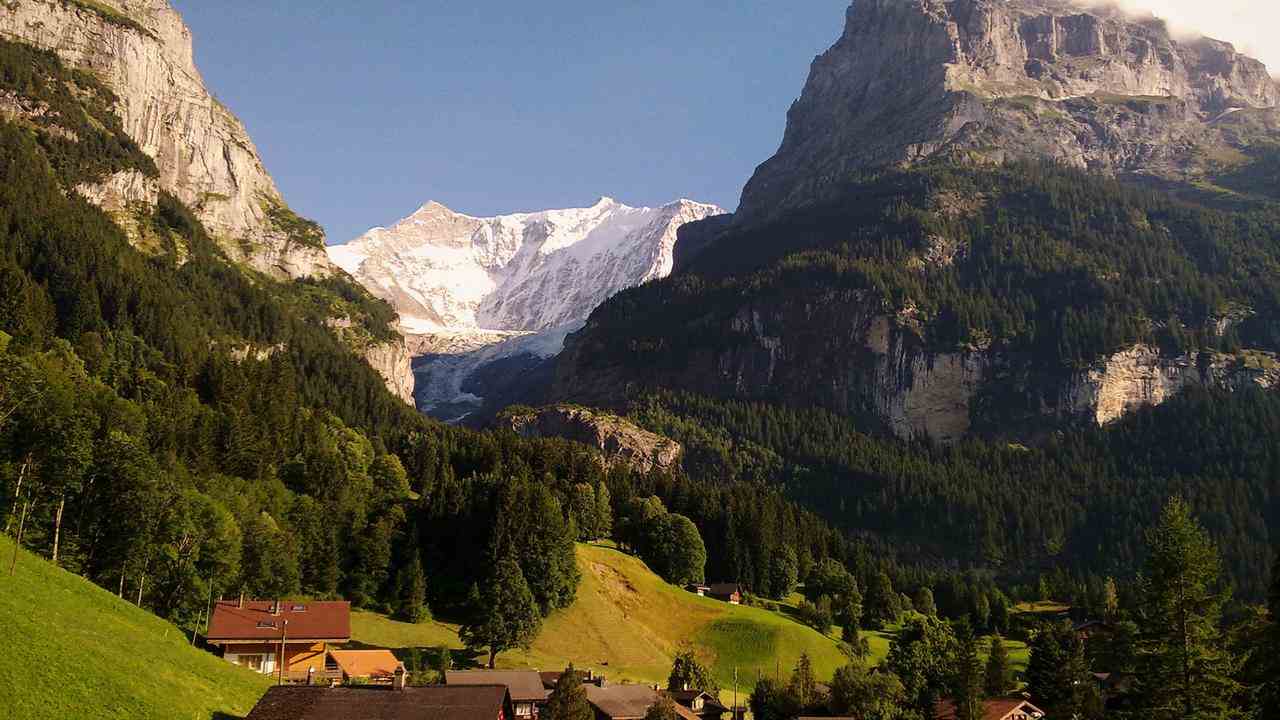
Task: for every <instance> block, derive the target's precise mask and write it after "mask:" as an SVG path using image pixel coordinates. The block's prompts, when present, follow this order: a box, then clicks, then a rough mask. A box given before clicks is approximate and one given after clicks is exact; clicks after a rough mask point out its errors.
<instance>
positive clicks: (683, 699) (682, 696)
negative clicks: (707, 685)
mask: <svg viewBox="0 0 1280 720" xmlns="http://www.w3.org/2000/svg"><path fill="white" fill-rule="evenodd" d="M666 693H667V695H668V696H669V697H670V698H671V699H672V700H675V701H676V702H678V703H680V704H681V705H683V706H685V707H689V706H691V705H692V704H693V701H694V700H697V699H698V698H699V697H702V698H703V702H704V703H705V704H706V706H707V707H710V708H711V709H712V710H713V711H715V710H718V711H720V712H729V708H727V707H725V706H724V705H723V704H721V703H720V698H717V697H715V696H714V695H712V694H711V693H708V692H703V691H702V690H667V691H666Z"/></svg>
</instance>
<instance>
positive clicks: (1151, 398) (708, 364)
mask: <svg viewBox="0 0 1280 720" xmlns="http://www.w3.org/2000/svg"><path fill="white" fill-rule="evenodd" d="M721 323H724V324H726V325H727V326H728V327H729V329H730V330H731V335H730V337H731V338H732V340H731V341H729V342H718V343H713V344H708V345H704V346H701V347H698V348H697V349H696V350H695V351H694V352H692V353H690V354H689V355H687V356H684V357H681V358H679V359H677V360H675V361H673V362H671V363H669V364H666V365H657V364H653V365H649V366H646V367H644V368H634V367H633V368H621V367H616V366H614V367H607V368H601V367H599V366H597V365H594V364H593V361H592V357H593V356H594V355H597V354H599V353H600V352H601V348H599V347H598V346H596V345H595V344H594V342H595V338H594V337H593V335H592V333H591V332H590V330H591V328H590V326H588V329H587V331H586V332H584V333H582V334H580V335H576V336H571V337H570V339H569V341H568V342H567V343H566V347H565V352H564V355H563V356H562V357H561V360H560V363H559V365H558V367H557V373H558V375H557V379H556V383H555V386H554V387H553V390H552V393H551V395H552V397H556V398H567V399H570V400H572V401H574V402H582V403H587V404H592V405H599V406H621V405H623V404H624V403H625V401H626V400H627V399H628V398H627V397H626V388H627V387H628V385H629V384H636V385H639V386H649V387H669V388H696V391H697V392H699V393H703V394H707V395H711V396H718V397H728V398H742V399H750V400H764V401H770V402H777V403H782V404H793V405H815V406H818V407H824V408H827V409H829V410H832V411H834V412H837V413H841V414H844V415H849V416H853V417H858V418H864V419H866V420H867V421H869V422H879V423H881V424H882V425H883V427H884V428H885V429H886V430H887V431H890V432H892V433H893V434H895V435H897V436H898V437H901V438H904V439H919V440H923V439H929V440H932V441H935V442H940V443H944V444H949V443H954V442H957V441H959V440H961V439H963V438H964V437H965V436H967V435H970V434H981V435H990V436H1001V437H1012V438H1018V439H1023V440H1027V441H1034V440H1036V439H1037V438H1038V437H1039V436H1041V435H1042V434H1043V433H1046V432H1048V431H1051V430H1053V429H1056V428H1058V427H1061V426H1062V425H1064V424H1075V423H1095V424H1099V425H1104V424H1107V423H1110V422H1113V421H1115V420H1118V419H1120V418H1122V417H1123V416H1124V415H1126V414H1127V413H1129V412H1132V411H1134V410H1137V409H1139V408H1142V407H1147V406H1151V405H1158V404H1160V403H1163V402H1164V401H1166V400H1168V399H1170V398H1172V397H1173V396H1175V395H1176V394H1177V393H1179V392H1181V391H1182V390H1185V389H1187V388H1190V387H1206V388H1231V389H1244V388H1246V387H1250V386H1256V387H1261V388H1273V387H1278V386H1280V361H1278V360H1277V356H1276V355H1274V354H1271V353H1261V352H1254V353H1245V354H1242V355H1239V356H1227V355H1218V354H1203V355H1201V356H1196V357H1187V356H1183V357H1176V358H1168V357H1163V356H1162V355H1161V354H1160V352H1159V351H1158V350H1157V349H1155V348H1151V347H1147V346H1145V345H1137V346H1134V347H1131V348H1129V349H1127V350H1125V351H1122V352H1118V353H1115V354H1113V355H1110V356H1107V357H1104V358H1101V359H1099V360H1098V361H1097V362H1096V363H1094V364H1092V365H1091V366H1089V367H1085V368H1079V369H1072V368H1064V367H1046V366H1044V365H1043V364H1038V363H1036V362H1034V361H1033V360H1032V359H1030V358H1028V357H1026V356H1024V355H1021V354H1018V353H1011V352H1003V351H1000V350H996V349H991V348H980V347H970V348H965V349H960V350H956V351H954V352H937V351H930V350H928V349H927V348H925V347H924V345H923V344H922V343H921V341H920V339H919V337H918V335H917V334H916V328H915V327H913V326H914V319H913V317H912V313H911V312H910V311H909V310H908V311H899V312H894V311H892V309H891V308H888V307H886V306H885V305H884V304H882V303H881V302H879V301H876V300H873V299H871V298H869V297H868V296H867V295H865V294H863V293H858V292H824V293H822V294H819V295H807V296H801V295H800V294H797V296H796V297H794V298H792V299H791V300H789V301H787V302H782V303H769V304H755V303H753V304H749V305H747V306H744V307H741V308H738V309H737V310H736V312H735V314H734V315H733V316H732V317H731V318H729V319H728V320H727V321H726V320H723V319H721V318H719V317H714V318H713V317H711V316H708V317H706V318H697V319H695V320H694V324H695V325H698V326H700V327H716V326H719V325H720V324H721Z"/></svg>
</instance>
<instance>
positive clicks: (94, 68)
mask: <svg viewBox="0 0 1280 720" xmlns="http://www.w3.org/2000/svg"><path fill="white" fill-rule="evenodd" d="M0 39H5V40H9V41H14V42H18V43H22V44H24V45H28V46H31V47H36V48H40V49H44V50H49V51H51V52H53V53H55V54H56V55H57V56H58V58H59V59H60V60H61V61H62V62H63V63H65V64H66V65H67V66H68V67H69V68H74V69H75V70H77V71H82V72H84V73H86V75H87V76H89V77H92V78H93V79H95V80H96V81H98V82H100V83H101V84H102V85H103V86H104V88H105V92H107V93H108V94H109V95H110V97H109V98H107V102H106V107H107V108H108V109H109V113H110V114H111V115H113V116H116V117H118V118H119V120H118V123H119V127H120V129H121V130H122V132H123V134H124V135H125V136H127V137H128V138H130V139H131V140H132V141H133V142H134V143H136V145H137V147H138V148H139V149H140V150H141V152H142V153H143V154H145V155H146V156H147V157H148V158H150V160H151V162H150V163H149V166H148V167H145V168H143V167H133V166H129V167H124V166H121V167H113V168H110V172H106V173H103V174H101V175H100V176H96V177H92V178H83V179H79V180H80V181H79V183H78V184H77V189H78V190H79V192H80V193H81V194H82V195H83V196H84V197H86V198H87V199H89V200H90V201H91V202H93V203H94V204H96V205H98V206H99V207H102V208H103V209H104V210H107V211H108V212H109V213H110V214H111V215H112V217H113V219H114V220H115V221H116V222H117V223H119V224H120V225H121V226H122V227H123V228H124V229H125V230H126V232H127V233H128V234H129V237H130V240H131V242H133V243H134V244H135V245H137V246H139V247H143V248H145V249H151V250H154V249H155V248H154V247H151V244H152V241H153V240H154V238H153V236H152V234H151V233H150V232H149V229H148V228H147V226H146V223H145V222H142V221H141V220H139V218H140V217H143V216H145V215H146V214H148V213H149V211H150V210H151V209H154V208H155V206H156V204H157V202H158V199H159V196H160V193H161V192H166V193H170V194H172V195H173V196H174V197H176V198H177V199H178V200H180V201H181V202H182V203H184V204H185V205H187V206H188V207H190V208H191V209H192V210H193V211H194V213H195V215H196V217H197V218H198V219H199V220H200V222H201V224H203V225H204V226H205V227H206V228H207V229H208V230H209V232H210V234H211V235H212V236H213V238H214V240H216V241H217V242H218V244H219V246H220V247H221V249H222V250H223V252H225V253H226V254H227V255H228V256H229V257H231V258H232V259H235V260H237V261H239V262H242V263H244V264H245V265H247V266H249V267H251V268H253V269H255V270H257V271H260V272H263V273H266V274H268V275H270V276H272V277H273V278H276V279H279V280H286V281H287V280H290V279H295V278H316V279H325V278H329V277H332V276H335V275H339V274H341V273H340V271H339V270H338V268H337V267H336V266H335V265H334V264H333V263H331V262H330V261H329V259H328V256H327V255H326V254H325V252H324V231H323V230H322V229H321V228H320V227H319V226H318V225H316V224H315V223H313V222H311V221H309V220H305V219H303V218H301V217H299V216H298V215H296V214H295V213H294V212H293V211H292V210H290V209H289V207H288V205H287V204H286V203H285V201H284V198H283V197H282V196H281V194H280V191H279V190H278V189H277V188H276V185H275V182H274V181H273V180H272V179H271V176H270V175H269V174H268V173H267V170H266V168H265V167H264V165H263V163H262V159H261V157H260V155H259V154H258V151H257V149H256V148H255V147H254V144H253V141H252V139H251V138H250V137H249V135H248V133H247V132H246V130H245V128H244V125H243V124H242V123H241V122H240V120H239V119H237V118H236V117H235V115H233V114H232V113H231V111H230V110H228V109H227V108H226V107H225V106H223V105H222V104H221V103H219V102H218V101H217V99H216V98H214V97H213V95H212V94H211V93H210V91H209V90H208V88H206V86H205V84H204V80H203V79H202V78H201V75H200V71H199V70H198V69H197V68H196V66H195V61H194V55H193V47H192V35H191V31H190V30H189V29H188V28H187V26H186V25H185V24H184V23H183V21H182V17H181V16H180V15H179V14H178V12H177V11H176V10H174V9H173V7H172V6H171V5H170V4H169V3H168V1H167V0H93V1H92V2H88V1H87V0H15V1H14V2H9V3H4V4H3V6H0ZM65 110H66V109H65V108H63V112H61V113H60V112H59V111H58V110H57V109H53V108H50V106H49V105H48V102H47V99H32V98H30V97H25V96H24V93H23V92H22V89H21V88H16V87H8V88H5V89H4V90H3V91H2V92H0V116H4V117H7V118H13V119H18V120H24V121H27V122H35V123H37V124H41V125H43V126H45V127H61V128H62V129H61V130H60V132H63V133H67V132H70V133H72V135H70V136H68V137H72V138H74V137H76V136H75V133H76V132H81V133H83V129H81V130H79V131H77V130H76V129H73V128H67V127H66V124H67V122H68V121H69V120H68V117H67V115H66V112H65ZM139 208H143V211H142V213H141V214H140V213H139V211H138V209H139ZM340 303H341V298H336V297H335V298H334V303H333V304H334V305H335V306H336V305H339V304H340ZM330 324H331V325H332V326H333V327H334V328H335V329H337V330H338V331H339V334H341V335H342V336H343V337H344V338H345V339H347V340H348V341H349V342H350V343H351V345H352V346H353V347H354V348H355V349H356V350H358V351H359V352H361V353H362V354H363V355H365V356H366V358H367V359H368V360H369V362H370V364H371V365H373V366H374V367H375V369H377V370H378V371H379V373H380V374H382V375H383V377H384V378H385V379H386V380H387V385H388V387H389V388H390V389H391V390H392V391H393V392H395V393H396V394H397V395H398V396H399V397H401V398H402V399H404V400H406V401H411V399H412V390H413V375H412V371H411V368H410V366H409V356H408V352H407V351H406V350H405V348H404V345H403V343H402V342H400V340H399V339H398V338H394V337H388V338H386V339H384V340H382V341H379V342H371V341H370V338H369V336H368V335H367V334H365V333H360V332H353V331H352V328H353V326H356V325H358V324H359V318H354V317H350V316H347V315H343V314H341V313H336V314H335V315H334V316H333V317H332V318H331V320H330Z"/></svg>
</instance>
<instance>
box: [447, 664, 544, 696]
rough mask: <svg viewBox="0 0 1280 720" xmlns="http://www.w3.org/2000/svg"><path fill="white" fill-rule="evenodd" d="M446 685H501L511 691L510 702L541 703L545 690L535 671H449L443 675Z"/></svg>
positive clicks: (539, 676) (540, 678)
mask: <svg viewBox="0 0 1280 720" xmlns="http://www.w3.org/2000/svg"><path fill="white" fill-rule="evenodd" d="M444 681H445V683H446V684H448V685H503V686H505V687H506V688H507V689H509V690H510V691H511V701H512V702H542V701H543V700H546V699H547V689H546V688H545V687H543V685H542V676H541V675H539V674H538V673H537V671H535V670H450V671H449V672H446V673H445V674H444Z"/></svg>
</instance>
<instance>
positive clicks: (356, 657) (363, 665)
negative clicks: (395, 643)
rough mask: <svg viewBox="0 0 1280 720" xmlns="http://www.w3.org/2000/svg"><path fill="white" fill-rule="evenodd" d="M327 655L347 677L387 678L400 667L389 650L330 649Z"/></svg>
mask: <svg viewBox="0 0 1280 720" xmlns="http://www.w3.org/2000/svg"><path fill="white" fill-rule="evenodd" d="M329 655H330V657H332V658H333V661H334V662H336V663H338V667H340V668H342V672H344V673H346V674H347V676H348V677H356V678H365V677H367V678H389V677H392V676H394V675H395V674H396V668H398V667H400V661H399V660H397V659H396V656H395V655H392V654H391V651H390V650H330V651H329Z"/></svg>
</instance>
